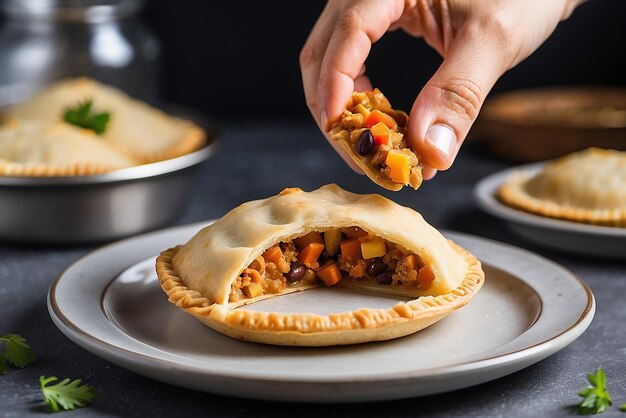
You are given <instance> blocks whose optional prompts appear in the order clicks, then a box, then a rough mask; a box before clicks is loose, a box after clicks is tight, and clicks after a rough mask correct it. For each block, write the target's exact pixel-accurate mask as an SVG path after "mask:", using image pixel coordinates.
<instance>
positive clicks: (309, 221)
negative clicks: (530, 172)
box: [156, 185, 484, 346]
mask: <svg viewBox="0 0 626 418" xmlns="http://www.w3.org/2000/svg"><path fill="white" fill-rule="evenodd" d="M156 268H157V273H158V277H159V281H160V283H161V287H162V288H163V290H164V291H165V292H166V293H167V296H168V298H169V300H170V302H172V303H173V304H175V305H176V306H178V307H179V308H181V309H183V310H185V311H186V312H187V313H190V314H191V315H193V316H195V317H196V318H198V319H199V320H201V321H202V322H204V323H205V324H206V325H208V326H209V327H211V328H213V329H215V330H217V331H219V332H221V333H223V334H226V335H229V336H231V337H234V338H239V339H242V340H250V341H256V342H261V343H267V344H278V345H302V346H326V345H341V344H354V343H362V342H367V341H380V340H388V339H392V338H397V337H401V336H404V335H408V334H411V333H414V332H416V331H418V330H420V329H422V328H424V327H427V326H429V325H431V324H433V323H434V322H436V321H438V320H440V319H441V318H443V317H444V316H446V315H448V314H450V313H451V312H453V311H454V310H455V309H458V308H460V307H461V306H463V305H465V304H466V303H468V302H469V301H470V299H471V298H472V297H473V296H474V295H475V294H476V292H477V291H478V290H479V289H480V287H481V286H482V284H483V280H484V274H483V271H482V269H481V265H480V262H479V261H478V260H477V259H476V258H475V257H474V256H472V255H471V254H470V253H469V252H467V251H466V250H464V249H462V248H461V247H459V246H458V245H456V244H454V243H452V242H451V241H448V240H447V239H445V238H444V237H443V236H442V235H441V234H440V233H439V232H438V231H437V230H436V229H434V228H433V227H431V226H430V225H429V224H427V223H426V222H425V221H424V219H423V218H422V217H421V215H420V214H418V213H417V212H415V211H413V210H412V209H409V208H406V207H403V206H400V205H398V204H396V203H394V202H392V201H390V200H388V199H386V198H384V197H382V196H379V195H358V194H354V193H349V192H347V191H345V190H343V189H341V188H340V187H338V186H336V185H327V186H324V187H321V188H320V189H318V190H315V191H312V192H308V193H307V192H303V191H302V190H300V189H285V190H283V191H282V192H281V193H280V194H279V195H277V196H273V197H270V198H268V199H263V200H257V201H252V202H247V203H244V204H242V205H241V206H239V207H237V208H235V209H233V210H232V211H230V212H229V213H227V214H226V215H225V216H224V217H222V218H221V219H219V220H218V221H216V222H215V223H214V224H212V225H210V226H208V227H206V228H204V229H203V230H202V231H200V232H199V233H198V234H196V235H195V236H194V237H193V238H192V239H191V240H190V241H189V242H188V243H187V244H185V245H183V246H179V247H176V248H172V249H169V250H167V251H164V252H163V253H161V255H160V256H159V257H158V259H157V263H156ZM324 285H325V286H341V287H349V288H355V289H361V290H367V291H371V292H380V293H387V294H394V295H398V296H403V297H406V296H409V297H413V298H415V299H413V300H411V301H408V302H398V304H397V305H395V306H394V307H393V308H390V309H369V308H362V309H358V310H355V311H351V312H338V313H333V314H330V315H318V314H300V313H293V314H289V313H271V312H257V311H252V310H248V309H245V305H248V304H251V303H254V302H257V301H259V300H262V299H267V298H272V297H278V296H280V295H284V294H287V293H291V292H297V291H303V290H307V289H311V288H313V287H318V286H324Z"/></svg>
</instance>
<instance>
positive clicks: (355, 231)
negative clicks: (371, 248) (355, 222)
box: [341, 226, 367, 238]
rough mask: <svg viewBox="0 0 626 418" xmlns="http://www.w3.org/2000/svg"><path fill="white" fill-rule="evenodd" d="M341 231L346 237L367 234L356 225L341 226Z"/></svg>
mask: <svg viewBox="0 0 626 418" xmlns="http://www.w3.org/2000/svg"><path fill="white" fill-rule="evenodd" d="M341 232H343V233H344V234H346V236H347V237H348V238H361V237H366V236H367V232H366V231H364V230H362V229H361V228H359V227H358V226H349V227H347V228H341Z"/></svg>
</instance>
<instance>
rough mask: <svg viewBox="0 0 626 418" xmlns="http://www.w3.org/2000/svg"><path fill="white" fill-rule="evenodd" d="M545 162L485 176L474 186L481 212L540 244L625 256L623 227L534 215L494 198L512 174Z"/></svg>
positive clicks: (534, 170) (530, 170) (590, 253)
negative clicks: (501, 221)
mask: <svg viewBox="0 0 626 418" xmlns="http://www.w3.org/2000/svg"><path fill="white" fill-rule="evenodd" d="M544 164H545V163H535V164H526V165H521V166H517V167H514V168H509V169H506V170H502V171H498V172H497V173H494V174H491V175H489V176H487V177H485V178H484V179H482V180H481V181H480V182H478V184H477V185H476V186H475V187H474V197H475V199H476V202H477V203H478V205H479V206H480V207H481V208H482V209H483V210H484V211H486V212H488V213H490V214H491V215H493V216H496V217H498V218H501V219H504V220H506V221H508V222H509V225H510V227H511V229H512V230H513V231H515V232H516V233H517V234H519V235H520V236H522V237H524V238H525V239H527V240H529V241H532V242H534V243H536V244H539V245H541V246H544V247H547V248H552V249H557V250H561V251H567V252H572V253H576V254H583V255H587V256H598V257H610V258H620V259H626V228H617V227H610V226H598V225H589V224H583V223H578V222H570V221H563V220H560V219H552V218H548V217H545V216H539V215H534V214H532V213H527V212H524V211H521V210H518V209H514V208H511V207H509V206H507V205H505V204H503V203H502V202H500V201H499V200H498V199H497V197H496V192H497V190H498V189H499V188H500V186H502V184H504V182H505V181H506V180H507V179H508V178H509V177H510V176H511V175H512V174H514V173H516V172H519V171H526V172H528V173H530V174H531V175H534V174H536V173H537V172H539V170H541V168H542V167H543V165H544Z"/></svg>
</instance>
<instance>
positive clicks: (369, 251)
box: [361, 238, 387, 260]
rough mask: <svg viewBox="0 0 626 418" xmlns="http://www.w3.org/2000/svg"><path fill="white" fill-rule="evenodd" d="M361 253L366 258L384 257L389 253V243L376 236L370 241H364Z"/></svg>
mask: <svg viewBox="0 0 626 418" xmlns="http://www.w3.org/2000/svg"><path fill="white" fill-rule="evenodd" d="M361 254H362V255H363V258H364V259H366V260H368V259H370V258H376V257H382V256H384V255H385V254H387V244H385V240H383V239H380V238H374V239H371V240H369V241H365V242H362V243H361Z"/></svg>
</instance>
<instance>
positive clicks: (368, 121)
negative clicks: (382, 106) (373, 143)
mask: <svg viewBox="0 0 626 418" xmlns="http://www.w3.org/2000/svg"><path fill="white" fill-rule="evenodd" d="M380 122H382V123H384V124H385V126H387V128H389V129H393V130H396V129H397V128H398V123H397V122H396V120H395V119H394V118H393V117H391V116H389V115H388V114H386V113H384V112H381V111H380V110H378V109H376V110H372V112H371V113H370V114H369V116H368V117H366V118H365V126H367V127H368V128H371V127H373V126H374V125H376V124H378V123H380Z"/></svg>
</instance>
